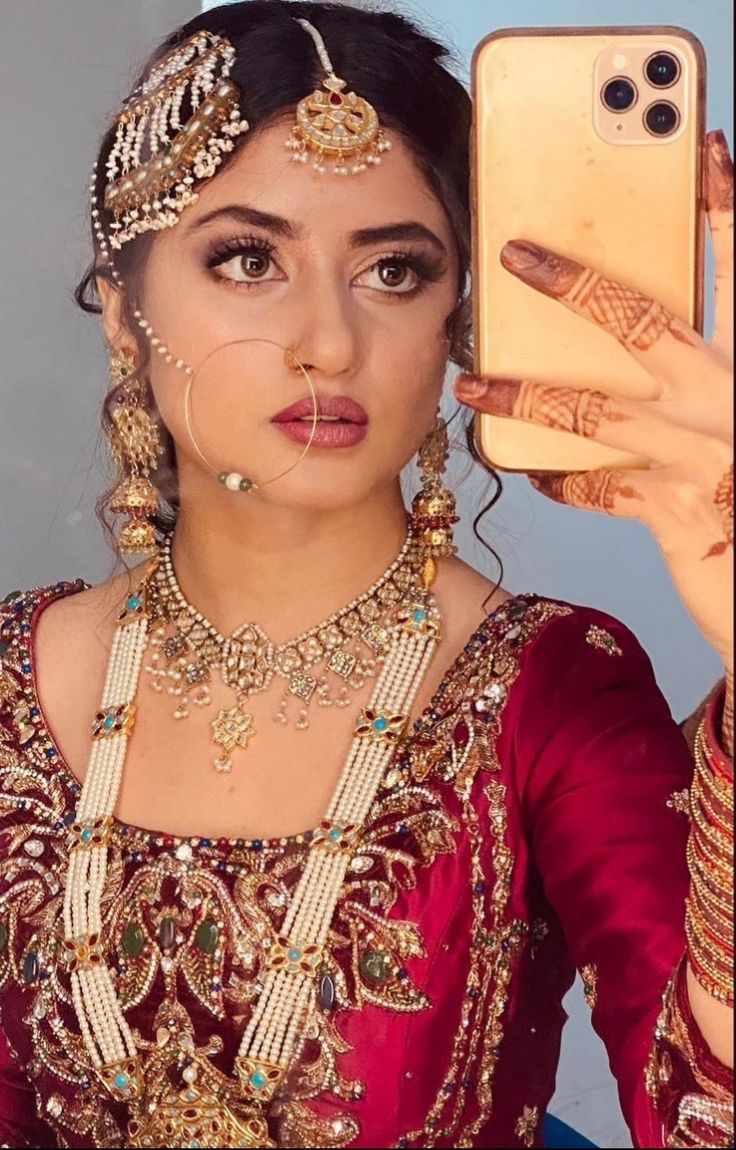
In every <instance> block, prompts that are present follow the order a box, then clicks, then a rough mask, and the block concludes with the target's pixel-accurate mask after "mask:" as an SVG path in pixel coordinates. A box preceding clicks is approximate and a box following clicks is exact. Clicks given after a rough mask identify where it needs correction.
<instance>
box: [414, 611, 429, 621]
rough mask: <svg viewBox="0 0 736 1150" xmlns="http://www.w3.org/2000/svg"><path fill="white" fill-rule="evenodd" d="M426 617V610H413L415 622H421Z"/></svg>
mask: <svg viewBox="0 0 736 1150" xmlns="http://www.w3.org/2000/svg"><path fill="white" fill-rule="evenodd" d="M426 618H427V612H426V611H415V612H414V622H415V623H423V622H424V620H425V619H426Z"/></svg>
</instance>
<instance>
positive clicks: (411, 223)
mask: <svg viewBox="0 0 736 1150" xmlns="http://www.w3.org/2000/svg"><path fill="white" fill-rule="evenodd" d="M402 240H404V241H406V240H422V241H423V242H424V243H428V244H431V245H432V247H433V248H436V249H437V250H438V251H439V252H441V253H442V254H443V255H447V248H446V247H445V245H444V244H443V243H442V240H441V239H440V238H439V236H437V235H435V233H434V232H433V231H430V229H429V228H428V227H426V226H425V225H424V224H420V223H419V222H418V221H416V220H406V221H403V222H401V223H396V224H383V225H382V226H381V227H375V228H359V230H358V231H357V232H353V233H352V234H351V236H350V246H351V247H353V248H361V247H368V246H369V245H371V244H385V243H399V242H401V241H402Z"/></svg>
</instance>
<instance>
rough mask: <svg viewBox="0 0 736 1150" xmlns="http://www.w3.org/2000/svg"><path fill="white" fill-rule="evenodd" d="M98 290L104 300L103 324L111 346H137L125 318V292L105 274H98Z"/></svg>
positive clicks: (96, 279)
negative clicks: (105, 276) (106, 277)
mask: <svg viewBox="0 0 736 1150" xmlns="http://www.w3.org/2000/svg"><path fill="white" fill-rule="evenodd" d="M95 282H96V284H97V290H98V292H99V293H100V299H101V300H102V326H103V328H104V330H105V336H106V338H107V342H108V343H109V345H110V347H115V348H121V349H122V348H127V349H129V350H130V349H131V348H133V347H134V346H135V341H134V340H133V337H132V335H131V334H130V332H129V331H128V330H127V327H126V325H125V322H124V320H123V298H124V297H123V293H122V291H121V289H120V288H119V287H117V286H116V285H115V284H112V283H110V281H109V280H108V279H105V278H104V276H96V277H95Z"/></svg>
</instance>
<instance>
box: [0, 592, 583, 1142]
mask: <svg viewBox="0 0 736 1150" xmlns="http://www.w3.org/2000/svg"><path fill="white" fill-rule="evenodd" d="M80 589H81V588H80ZM33 605H34V601H33V596H29V602H28V608H29V610H30V608H31V607H32V606H33ZM570 613H571V608H568V607H563V606H560V605H558V604H552V603H550V602H548V601H545V600H538V601H536V602H534V603H527V602H525V601H524V600H511V601H510V602H509V603H508V604H505V605H504V607H503V608H501V609H499V611H498V612H495V613H494V616H493V617H492V622H491V623H490V625H489V626H488V627H487V628H482V629H481V630H480V631H479V632H478V634H477V635H476V636H474V637H473V639H472V640H471V642H470V643H469V644H468V647H467V648H466V651H465V652H464V653H463V655H462V656H461V657H460V659H459V660H458V661H457V662H456V664H455V666H454V668H453V670H452V671H451V673H450V674H448V676H446V679H445V680H444V681H443V690H442V691H440V692H438V693H437V695H436V697H435V699H434V701H433V704H432V707H431V708H428V710H427V712H426V713H425V714H423V716H422V717H421V718H420V720H419V721H418V723H417V724H416V725H415V728H414V729H412V730H411V731H410V732H408V734H405V735H404V736H403V738H402V739H401V740H400V741H399V744H398V746H397V749H396V754H395V757H394V762H393V763H392V766H391V770H390V771H389V772H388V774H387V778H386V780H385V783H386V785H384V788H383V790H382V792H381V794H380V798H379V800H378V801H377V803H376V806H375V808H374V810H373V811H372V812H371V817H370V819H369V820H368V822H367V824H366V826H365V827H363V828H361V834H360V837H359V840H357V839H356V841H355V842H354V843H351V844H350V845H351V849H354V852H355V853H354V854H353V857H352V858H351V860H350V863H349V865H348V873H347V877H346V881H345V884H344V888H343V891H342V895H341V898H340V902H339V904H338V907H337V910H336V914H335V917H334V920H333V923H332V924H331V930H330V933H329V937H328V939H327V942H326V944H325V948H324V953H323V955H322V962H321V965H320V968H319V970H318V971H317V972H316V979H315V986H316V989H317V991H318V994H320V993H321V987H322V985H323V983H324V984H326V985H327V987H328V991H329V993H328V997H329V998H334V1007H335V1008H336V1009H337V1010H339V1009H342V1010H359V1009H360V1008H361V1007H362V1006H363V1005H364V1004H365V1003H370V1004H372V1005H375V1006H378V1007H381V1008H383V1009H387V1010H392V1011H401V1012H417V1011H422V1010H424V1009H427V1008H428V1006H429V1005H430V1002H429V998H428V996H427V994H426V993H425V991H424V990H423V989H422V987H421V974H420V973H419V972H421V969H422V967H421V963H420V964H419V965H417V966H415V967H414V969H415V970H416V971H417V973H416V974H415V973H414V971H412V973H410V972H409V971H408V970H407V968H406V963H407V961H408V960H409V959H422V958H423V957H424V956H425V946H424V940H423V937H422V933H421V931H420V929H419V927H418V926H417V925H416V924H415V923H413V922H411V921H407V920H405V919H402V918H393V917H391V911H392V910H393V908H394V907H395V905H396V903H397V900H398V898H399V896H400V894H401V892H402V891H410V890H412V889H413V888H415V887H416V885H417V883H418V878H419V871H420V870H423V869H424V868H428V867H430V866H431V865H432V864H433V862H434V861H435V859H436V858H437V857H438V856H439V855H442V854H454V853H455V851H456V850H457V844H458V841H459V840H460V839H461V837H465V839H466V841H467V843H468V845H469V855H468V859H469V865H468V873H467V881H468V886H469V895H468V898H469V901H470V905H471V906H472V946H471V953H470V963H469V969H468V973H467V978H466V984H465V987H464V988H458V993H459V994H460V993H462V990H463V989H464V992H465V993H464V997H463V998H462V1007H461V1011H460V1019H459V1025H458V1028H457V1031H456V1033H455V1035H454V1037H453V1038H452V1040H451V1050H450V1053H449V1056H448V1061H449V1065H448V1069H447V1071H446V1074H445V1080H444V1082H443V1084H442V1088H441V1089H440V1090H439V1092H438V1094H437V1096H436V1098H435V1100H434V1102H433V1103H432V1105H431V1106H430V1108H429V1111H428V1113H427V1116H426V1120H425V1122H424V1123H423V1126H422V1128H421V1129H420V1130H417V1131H415V1132H414V1133H413V1134H411V1135H408V1136H407V1137H406V1138H404V1139H402V1140H401V1142H400V1144H401V1145H409V1142H410V1141H412V1140H413V1141H414V1142H415V1143H416V1145H421V1146H433V1145H436V1144H437V1142H438V1141H439V1140H443V1141H445V1142H448V1141H449V1142H450V1143H451V1144H453V1145H458V1146H472V1145H474V1144H475V1143H476V1141H477V1136H478V1132H479V1131H480V1130H481V1128H482V1127H483V1125H484V1124H486V1123H487V1121H488V1118H489V1116H490V1113H491V1109H492V1102H493V1079H494V1073H495V1068H496V1064H497V1062H498V1058H499V1056H500V1048H501V1043H502V1038H503V1033H504V1018H505V1011H506V1006H507V1002H508V1000H509V995H510V989H511V981H512V978H513V976H514V973H515V972H516V970H517V968H518V960H519V957H520V955H521V953H522V950H523V948H524V945H525V943H526V940H527V938H529V937H531V940H532V941H533V942H534V944H535V945H536V944H538V943H539V942H541V939H542V937H543V934H544V930H543V925H540V922H537V923H535V924H534V928H533V930H530V926H529V924H527V923H526V922H524V921H522V920H521V919H518V918H516V919H515V918H513V917H511V916H510V914H509V900H510V895H511V879H512V874H513V865H514V859H513V854H512V851H511V847H510V845H509V843H508V842H507V835H508V827H507V814H506V803H507V795H506V788H505V786H504V785H503V784H502V783H501V782H500V781H497V780H496V779H494V778H493V777H492V776H493V774H494V772H498V771H499V770H500V766H501V764H500V760H499V758H498V750H497V745H496V744H497V739H498V736H499V734H500V732H501V724H502V714H503V710H504V707H505V703H506V701H507V699H508V696H509V692H510V689H511V686H512V684H513V682H514V680H515V679H516V676H517V675H518V673H519V669H520V656H521V654H522V652H523V649H524V647H525V645H526V643H527V642H529V641H530V640H531V639H532V638H533V637H534V636H535V635H536V634H537V633H538V631H539V629H540V627H541V626H543V625H544V624H545V623H546V622H547V621H548V620H549V619H551V618H553V617H554V616H561V615H567V614H570ZM22 617H23V618H24V619H27V618H28V612H27V611H26V612H25V613H23V616H22ZM22 643H23V640H22V639H20V640H19V642H18V645H17V647H18V649H17V667H16V666H14V671H16V672H17V674H18V681H19V683H20V684H21V688H22V693H23V700H22V702H23V707H22V709H21V712H20V714H19V726H23V727H25V728H30V730H28V729H26V731H25V734H26V735H27V740H26V743H25V745H24V747H23V759H22V762H18V761H17V760H16V761H15V762H12V763H10V764H9V766H8V769H4V770H3V779H2V787H1V788H0V817H2V816H3V815H4V814H7V815H8V816H9V819H8V825H7V831H5V828H4V827H3V830H4V831H5V833H6V834H7V835H9V836H10V838H9V841H10V844H11V845H10V847H9V848H8V849H6V850H5V851H4V852H3V856H2V859H1V860H0V867H2V869H3V872H4V873H3V877H4V878H5V879H6V880H7V879H8V878H9V879H10V882H6V884H5V886H4V887H3V888H2V889H3V890H4V891H5V894H4V895H3V898H2V900H1V901H0V924H6V925H7V932H8V933H7V943H6V945H5V946H4V948H3V951H2V953H1V954H0V985H2V981H3V979H5V980H7V979H8V977H11V978H12V979H13V980H14V981H16V982H17V983H19V984H20V985H24V984H25V985H26V986H28V987H30V989H31V992H32V993H31V995H30V1009H29V1012H28V1018H27V1022H28V1025H29V1027H30V1029H31V1037H32V1041H33V1046H34V1050H35V1051H36V1055H35V1063H34V1065H35V1066H36V1068H37V1069H36V1073H37V1075H41V1076H42V1087H41V1090H42V1093H41V1094H40V1097H41V1100H42V1105H43V1098H44V1096H45V1097H48V1096H49V1095H50V1094H51V1091H53V1090H54V1089H58V1087H59V1083H64V1084H66V1086H67V1093H68V1087H69V1086H72V1087H75V1088H76V1092H73V1093H72V1098H71V1101H69V1102H68V1103H67V1104H66V1105H65V1107H64V1112H63V1114H61V1115H54V1114H49V1120H50V1122H51V1123H52V1124H53V1127H54V1129H55V1132H56V1134H57V1138H58V1140H59V1142H60V1144H62V1145H63V1144H65V1143H66V1140H67V1139H66V1136H65V1133H64V1132H65V1131H69V1130H71V1131H73V1133H74V1135H75V1136H76V1137H78V1138H82V1139H83V1140H86V1142H87V1143H89V1144H95V1145H100V1146H114V1145H120V1144H122V1142H123V1141H124V1139H125V1132H124V1131H123V1130H121V1129H120V1128H119V1126H118V1124H117V1122H116V1121H115V1119H114V1118H113V1116H112V1115H111V1114H110V1113H109V1111H108V1110H107V1109H106V1108H105V1103H104V1101H103V1098H102V1095H101V1094H100V1093H99V1092H98V1091H96V1090H95V1088H94V1085H93V1086H92V1088H89V1086H88V1085H87V1084H88V1083H89V1081H90V1067H89V1065H88V1062H87V1055H86V1052H85V1050H84V1046H83V1043H82V1041H81V1038H80V1036H79V1035H78V1033H76V1031H75V1029H74V1024H73V1022H72V1018H73V1015H72V1014H71V1011H70V986H69V971H68V967H67V966H66V965H65V963H64V962H63V961H62V959H63V944H64V939H63V936H62V932H61V925H60V924H61V921H62V917H61V898H62V897H63V892H62V890H61V887H60V884H59V875H60V874H62V873H63V869H64V866H65V865H66V850H67V839H68V835H69V833H70V824H71V822H73V817H72V818H69V814H70V812H73V810H74V805H75V801H76V795H77V793H78V788H77V789H76V790H75V789H74V784H73V782H72V781H71V780H70V779H69V777H68V776H67V775H66V774H65V773H64V771H63V769H62V768H57V769H53V770H49V769H48V762H49V757H50V756H53V754H54V753H55V748H53V746H52V745H51V744H50V742H49V741H48V738H47V733H46V732H45V731H44V727H43V724H42V723H38V722H37V721H35V722H34V715H33V714H32V709H33V707H34V705H35V701H34V699H33V695H32V692H31V686H30V681H29V679H28V676H26V677H25V680H24V675H25V672H23V671H22V670H21V662H22V661H23V659H24V656H25V655H26V652H25V651H24V650H23V646H22ZM37 728H38V729H37ZM450 798H452V799H453V804H450V805H451V806H452V807H453V810H457V815H455V814H454V813H451V812H450V809H448V799H450ZM21 804H23V811H24V814H23V817H22V818H19V816H18V811H19V810H20V808H21ZM84 829H85V828H80V832H79V833H82V832H83V831H84ZM323 829H324V828H323ZM30 841H34V842H35V841H38V842H39V844H40V845H41V850H42V857H34V856H33V853H32V852H28V851H26V850H25V849H24V848H25V844H26V843H29V844H30ZM194 844H196V846H195V845H194ZM256 845H258V848H259V849H255V847H256ZM263 846H264V844H250V843H245V842H243V843H242V844H240V845H239V844H238V843H237V842H235V843H231V844H230V846H229V847H228V848H227V849H226V850H224V849H223V848H221V847H218V846H217V844H214V845H210V844H207V843H206V840H201V841H200V840H191V844H190V842H188V841H186V840H185V841H181V840H173V839H170V837H169V836H161V835H159V836H155V835H148V834H147V833H145V832H137V831H134V830H133V829H132V828H126V827H123V826H122V825H120V824H115V825H114V826H113V827H112V829H111V833H110V843H109V847H108V849H109V852H110V862H109V876H108V877H109V885H108V888H107V891H106V895H105V902H104V906H103V927H104V929H103V935H102V937H103V941H104V943H105V945H106V946H109V948H110V950H111V952H112V955H113V956H114V958H113V961H112V966H113V968H114V971H115V979H116V987H117V991H118V994H119V996H120V998H121V1001H122V1003H123V1007H124V1009H125V1010H126V1012H132V1015H133V1016H132V1023H133V1025H135V1023H136V1018H135V1011H136V1009H137V1008H139V1007H140V1008H141V1009H142V1010H146V1009H147V1008H148V1007H149V1005H150V1004H151V1003H153V1004H154V1005H155V1004H157V1003H160V1005H159V1006H158V1009H157V1011H156V1014H155V1017H154V1022H153V1030H151V1026H150V1023H148V1022H146V1027H145V1036H144V1038H143V1041H142V1044H141V1051H142V1060H143V1063H144V1077H145V1079H146V1081H147V1082H148V1081H149V1080H150V1075H151V1073H154V1074H155V1075H158V1076H159V1079H160V1082H161V1087H162V1089H164V1088H166V1086H165V1081H164V1080H166V1081H169V1080H170V1087H169V1088H170V1089H174V1087H176V1089H177V1090H179V1091H180V1092H181V1090H185V1089H186V1086H187V1079H186V1078H183V1070H184V1069H189V1070H190V1071H191V1066H192V1065H193V1064H194V1063H196V1064H197V1066H200V1064H201V1067H202V1069H201V1070H200V1071H198V1075H199V1077H198V1081H199V1082H200V1083H201V1084H202V1085H203V1086H206V1085H207V1083H206V1082H205V1079H206V1078H207V1074H206V1073H205V1071H204V1066H205V1062H206V1063H207V1065H209V1066H212V1059H213V1058H214V1059H215V1060H217V1058H219V1056H220V1053H223V1058H224V1051H223V1045H224V1041H225V1040H226V1041H227V1042H230V1043H232V1037H231V1034H232V1033H233V1032H234V1033H236V1034H237V1033H239V1032H240V1031H241V1030H242V1027H243V1025H244V1024H245V1023H246V1022H247V1019H248V1017H249V1014H250V1010H251V1009H252V1005H253V1003H254V1002H255V1001H256V999H257V997H258V994H259V993H260V986H261V978H262V973H263V970H264V969H265V966H266V964H267V961H268V950H269V947H270V945H271V944H272V943H273V940H274V939H278V937H279V935H280V933H281V926H282V923H283V921H284V919H285V916H286V912H287V909H288V902H289V898H290V892H291V890H292V889H293V885H294V883H295V881H296V878H297V877H298V874H299V873H300V868H301V866H302V864H303V860H304V858H305V857H306V854H307V852H308V850H309V842H308V841H307V840H304V841H302V842H301V844H300V845H298V846H296V847H294V848H293V849H292V847H288V848H286V847H283V848H281V847H274V848H273V849H272V848H271V847H270V846H269V847H268V848H267V849H261V847H263ZM33 849H34V851H35V850H36V849H37V848H36V847H35V846H34V848H33ZM540 921H541V920H540ZM3 964H4V965H3ZM25 975H30V976H32V977H31V978H30V979H29V978H26V977H25ZM415 980H416V981H415ZM184 991H188V992H190V993H191V995H192V996H193V999H194V1006H195V1007H196V1011H193V1012H192V1014H191V1015H190V1013H189V1009H188V1007H186V1006H185V1005H184V1003H183V1002H182V997H183V993H182V992H184ZM195 1013H196V1035H195V1018H194V1015H195ZM174 1032H175V1033H176V1035H177V1036H178V1038H177V1041H176V1042H175V1041H173V1040H172V1038H171V1037H166V1038H164V1036H165V1035H170V1034H172V1033H174ZM151 1034H153V1035H154V1036H155V1037H154V1040H152V1041H151V1040H149V1038H150V1035H151ZM187 1035H189V1036H190V1039H191V1043H192V1046H191V1047H188V1053H189V1056H190V1061H189V1062H188V1063H187V1062H186V1060H184V1062H182V1058H181V1049H182V1047H181V1040H182V1039H186V1038H187ZM187 1041H189V1040H187ZM349 1049H350V1048H349V1046H348V1044H347V1043H346V1041H345V1039H344V1038H343V1037H342V1036H341V1034H340V1031H339V1029H338V1027H337V1025H336V1024H335V1021H334V1019H333V1015H332V1010H331V1009H327V1008H326V1009H324V1010H320V1011H319V1012H318V1014H317V1016H316V1018H315V1021H314V1024H313V1026H312V1028H311V1029H310V1034H309V1040H308V1049H307V1053H306V1054H305V1057H304V1059H303V1064H302V1065H300V1066H299V1068H298V1071H297V1072H295V1075H294V1078H293V1081H290V1082H289V1084H288V1091H287V1096H288V1100H286V1101H282V1102H277V1106H276V1111H275V1116H274V1120H275V1121H276V1122H277V1125H278V1132H277V1134H276V1136H277V1140H278V1141H279V1142H280V1143H281V1144H284V1145H291V1146H295V1147H298V1146H307V1145H321V1146H335V1147H344V1146H347V1145H348V1144H349V1143H350V1142H351V1141H354V1140H355V1138H356V1137H357V1136H358V1134H359V1132H360V1130H359V1126H358V1121H357V1118H356V1117H354V1116H353V1115H351V1114H340V1113H338V1114H336V1115H334V1117H333V1118H332V1119H330V1120H329V1121H328V1120H325V1119H322V1118H320V1117H318V1116H317V1115H316V1113H314V1112H313V1111H312V1109H311V1107H310V1106H309V1102H310V1100H312V1099H314V1098H316V1097H318V1096H319V1095H321V1094H325V1093H329V1094H331V1095H332V1096H333V1098H337V1099H341V1100H344V1101H346V1102H348V1101H349V1102H352V1103H355V1101H356V1100H358V1099H360V1098H361V1097H362V1095H363V1093H364V1086H363V1084H362V1083H361V1082H360V1081H357V1080H352V1079H348V1078H346V1077H345V1076H344V1075H343V1074H342V1072H341V1070H340V1058H341V1055H343V1054H345V1053H347V1051H348V1050H349ZM195 1055H196V1057H195ZM225 1064H226V1060H225V1061H224V1062H223V1065H225ZM208 1073H209V1072H208ZM218 1073H219V1070H218ZM167 1075H168V1076H169V1078H167ZM189 1077H191V1072H190V1073H189ZM215 1079H216V1076H215ZM215 1079H213V1083H214V1082H215ZM92 1081H93V1082H94V1080H92ZM218 1081H219V1080H218ZM465 1081H473V1082H474V1088H473V1090H472V1091H470V1092H469V1091H467V1090H466V1089H465V1088H464V1087H463V1083H464V1082H465ZM189 1085H191V1083H190V1084H189ZM83 1086H84V1088H83ZM205 1094H206V1090H205V1091H203V1095H202V1097H203V1098H204V1095H205ZM51 1096H53V1095H51ZM205 1101H206V1100H205ZM204 1105H205V1103H204V1102H202V1106H203V1107H204ZM203 1113H204V1110H203ZM236 1117H237V1115H236ZM274 1133H275V1132H274V1131H269V1136H273V1135H274ZM136 1137H137V1135H136Z"/></svg>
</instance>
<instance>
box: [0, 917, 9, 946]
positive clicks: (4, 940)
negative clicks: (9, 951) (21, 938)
mask: <svg viewBox="0 0 736 1150" xmlns="http://www.w3.org/2000/svg"><path fill="white" fill-rule="evenodd" d="M9 938H10V931H9V930H8V928H7V926H6V925H5V923H4V922H0V954H3V953H4V952H5V950H6V948H7V945H8V939H9Z"/></svg>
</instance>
